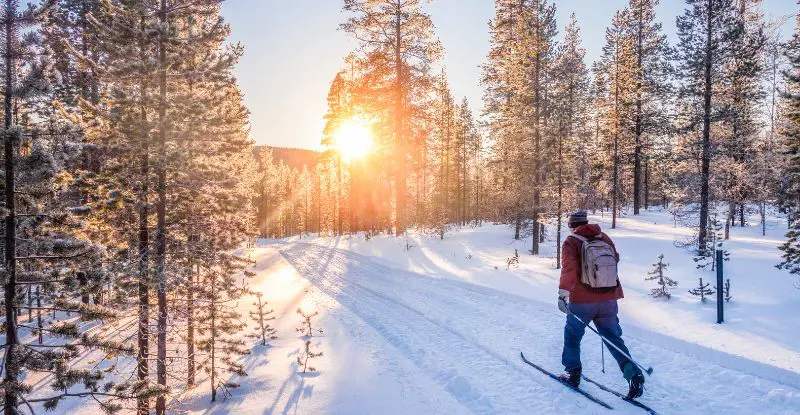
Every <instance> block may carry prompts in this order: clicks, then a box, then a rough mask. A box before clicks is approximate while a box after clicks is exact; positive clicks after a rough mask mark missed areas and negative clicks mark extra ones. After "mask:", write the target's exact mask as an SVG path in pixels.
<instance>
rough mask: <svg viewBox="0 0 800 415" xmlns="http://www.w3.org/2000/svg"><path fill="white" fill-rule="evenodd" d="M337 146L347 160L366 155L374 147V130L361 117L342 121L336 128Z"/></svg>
mask: <svg viewBox="0 0 800 415" xmlns="http://www.w3.org/2000/svg"><path fill="white" fill-rule="evenodd" d="M335 138H336V148H337V150H338V151H339V152H340V153H341V154H342V156H344V158H345V159H347V160H352V159H359V158H363V157H364V156H366V155H367V154H368V153H369V151H370V149H371V148H372V131H371V129H370V126H369V124H368V123H367V122H366V121H365V120H363V119H361V118H353V119H350V120H348V121H345V122H344V123H342V124H341V125H340V126H339V128H338V129H337V130H336V134H335Z"/></svg>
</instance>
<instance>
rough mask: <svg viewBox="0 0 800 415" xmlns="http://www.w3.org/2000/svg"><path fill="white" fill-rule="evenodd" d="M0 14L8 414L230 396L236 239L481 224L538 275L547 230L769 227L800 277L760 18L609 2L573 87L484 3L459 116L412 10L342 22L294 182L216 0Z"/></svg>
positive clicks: (81, 3) (569, 35) (697, 7)
mask: <svg viewBox="0 0 800 415" xmlns="http://www.w3.org/2000/svg"><path fill="white" fill-rule="evenodd" d="M2 3H3V5H2V11H1V12H0V14H1V15H2V25H3V28H4V30H3V32H2V36H0V48H1V49H2V54H0V56H2V68H3V71H2V74H0V78H1V79H2V85H3V86H2V88H0V91H2V95H3V101H4V107H3V110H2V111H3V112H2V114H3V118H4V127H3V134H2V137H3V146H4V150H3V156H2V163H3V169H2V172H0V175H2V177H3V180H2V183H3V184H2V187H0V190H1V192H2V195H3V199H2V200H3V202H2V203H3V206H2V209H0V212H2V213H3V215H4V217H3V222H2V232H3V236H4V238H3V243H2V253H3V256H4V262H3V266H2V274H3V279H2V281H3V297H2V307H3V311H4V315H3V317H2V318H0V321H2V327H3V331H4V333H5V335H4V344H3V345H2V352H0V354H1V355H2V371H1V373H2V383H0V402H2V405H3V408H4V413H5V414H8V415H11V414H21V413H28V412H30V413H34V409H33V408H37V409H38V408H44V410H48V411H59V408H60V405H63V404H64V403H65V402H67V401H74V400H94V401H95V402H97V405H99V407H100V408H101V409H102V410H104V411H106V412H108V413H114V412H120V411H122V412H125V411H135V412H136V413H138V414H148V413H153V412H154V413H156V414H165V413H170V412H173V410H174V406H173V405H177V404H178V401H177V398H176V397H178V396H180V394H181V393H182V392H185V391H189V390H191V389H193V388H195V387H197V385H199V384H201V383H204V384H205V385H206V386H204V387H209V388H210V389H211V400H212V401H215V400H217V399H223V398H226V397H228V396H230V395H231V394H232V393H235V392H234V390H235V388H237V387H239V386H241V385H240V384H239V383H238V382H240V381H241V382H247V378H246V377H245V375H246V371H245V368H244V366H243V365H242V363H241V362H240V361H239V360H238V359H239V358H240V357H241V356H245V355H247V354H248V353H250V349H251V347H252V346H253V344H254V341H253V340H248V339H250V338H251V337H252V336H250V337H248V336H244V335H243V333H244V331H245V329H246V328H247V327H248V322H250V324H249V325H250V326H252V323H253V322H252V321H250V320H253V321H255V322H256V323H257V324H256V325H257V329H258V330H257V331H258V332H259V333H260V334H258V335H257V336H255V337H256V338H257V339H256V340H255V341H256V342H262V344H266V343H267V341H268V340H269V339H270V336H271V334H270V333H271V331H270V330H271V329H270V327H269V325H268V324H267V323H265V321H267V320H269V317H267V315H268V314H269V312H268V311H269V310H268V307H267V306H266V305H265V303H262V300H261V294H260V293H255V292H253V291H251V289H250V288H249V287H248V284H247V278H248V276H250V275H253V272H254V271H253V269H254V267H255V266H257V265H258V264H257V263H256V261H255V260H253V259H252V258H250V257H248V255H246V253H247V250H248V249H249V248H252V247H253V246H254V244H256V239H257V238H273V239H279V238H287V237H290V236H295V237H299V238H300V239H302V238H305V237H310V236H312V235H316V236H321V235H324V236H347V235H356V234H363V235H364V236H365V237H366V238H370V237H373V236H376V235H393V236H396V237H398V238H402V237H404V236H406V235H408V232H409V230H414V231H416V232H421V233H425V234H428V235H431V236H434V237H436V238H439V239H445V238H447V237H448V235H450V234H451V233H452V232H453V231H454V230H456V229H460V228H466V227H477V226H481V225H482V224H483V223H493V224H504V225H508V232H509V235H510V236H511V237H513V238H514V239H516V240H520V239H524V238H530V246H529V247H528V250H527V252H522V254H523V255H526V254H530V255H534V256H536V255H540V253H541V247H542V246H543V245H544V244H545V243H550V244H554V245H555V247H556V248H557V252H556V260H555V264H556V266H559V265H558V264H559V263H560V261H559V257H560V246H561V242H562V241H563V239H564V237H565V236H566V234H567V233H568V230H566V229H565V227H566V224H565V218H566V215H567V214H569V212H571V211H574V210H577V209H586V210H589V211H592V212H606V213H607V214H609V215H610V217H611V218H612V222H611V223H612V225H611V227H612V228H614V227H615V226H616V220H617V218H619V217H622V216H630V215H633V216H635V215H639V214H640V213H642V212H645V211H647V210H648V209H651V208H654V207H659V208H661V209H665V210H668V211H669V212H670V213H671V214H672V215H673V217H674V218H675V219H676V220H679V221H681V222H682V223H684V224H689V225H690V226H691V227H692V228H693V229H694V234H693V235H692V237H691V238H689V239H687V240H685V241H680V243H681V244H683V245H684V246H685V247H686V248H687V249H690V250H691V252H692V255H693V256H695V257H696V258H697V259H698V261H699V262H701V263H702V262H703V261H707V260H708V258H711V257H712V255H714V253H715V251H716V250H718V249H723V248H722V247H723V244H724V241H725V240H727V239H728V238H730V237H731V232H730V230H731V228H733V227H737V226H738V227H744V226H746V225H749V224H747V223H746V219H745V218H746V217H747V216H749V215H751V214H753V213H758V215H760V217H761V226H762V227H765V226H766V219H765V217H766V215H767V214H768V210H769V209H772V208H775V209H779V210H780V211H781V212H782V213H784V214H786V215H787V216H788V224H789V229H787V233H786V238H785V241H784V244H783V245H782V246H781V247H780V249H781V250H782V252H783V262H782V263H780V264H775V265H777V266H778V267H780V268H782V269H786V270H788V271H789V272H790V273H792V274H796V273H800V28H798V29H797V30H796V31H795V35H794V36H793V37H792V38H791V39H789V40H788V41H787V40H786V39H782V38H781V36H780V30H779V29H780V27H781V26H782V25H783V24H784V23H785V22H784V21H780V20H770V19H767V18H766V17H765V15H764V13H763V11H762V9H761V4H760V3H761V2H760V0H686V2H685V6H684V7H685V11H684V12H683V13H682V14H681V15H680V16H679V17H678V19H677V21H676V22H675V25H676V28H677V29H676V30H677V38H678V39H679V41H678V42H677V43H675V44H670V43H669V42H668V41H667V36H666V34H665V28H664V27H662V24H661V23H659V21H658V19H657V16H656V12H655V11H656V7H657V5H658V3H659V0H629V2H628V5H627V6H626V7H625V8H623V9H621V10H619V11H618V12H617V13H616V14H615V16H614V18H613V20H612V21H610V22H608V23H607V25H608V26H607V29H606V35H605V46H604V47H603V49H602V53H601V55H600V58H599V60H597V61H595V62H587V59H586V50H585V49H584V47H583V46H582V38H581V30H580V27H581V25H580V22H578V21H577V19H576V18H575V17H574V15H573V18H572V19H571V21H570V22H568V24H567V25H566V26H565V27H558V25H557V22H556V18H555V11H556V7H558V6H557V3H558V2H557V1H554V0H495V1H494V4H495V16H494V17H493V18H492V20H491V21H490V22H489V27H488V30H489V32H490V42H491V43H490V45H491V48H490V51H489V53H488V55H487V56H486V58H485V61H484V64H483V66H482V73H483V76H482V80H481V88H482V89H483V91H484V102H483V103H481V105H480V108H482V110H481V111H480V113H473V111H472V110H471V108H472V107H471V105H474V104H476V103H470V102H468V101H467V99H466V98H463V99H461V98H460V97H454V96H453V94H452V92H451V90H450V87H449V85H448V72H447V68H445V67H443V65H442V64H441V59H442V56H443V54H444V53H445V51H444V48H443V46H442V44H441V42H440V41H439V40H438V38H437V35H436V29H435V27H434V25H433V22H432V20H431V18H430V16H429V15H428V14H427V13H426V11H425V4H426V2H425V1H423V0H344V1H343V7H342V11H343V16H344V18H343V20H342V22H341V24H340V26H339V30H341V31H343V32H345V33H347V34H348V35H349V36H350V37H351V38H352V39H354V40H355V42H356V43H357V47H356V48H355V49H354V50H352V51H351V53H349V54H347V55H346V56H343V57H342V67H341V70H340V71H339V72H338V73H332V74H330V78H331V82H330V89H329V93H328V96H327V106H328V112H327V114H326V115H325V118H324V121H325V127H324V130H323V131H320V137H321V139H320V146H321V148H322V149H323V150H322V151H321V152H320V153H319V154H316V153H313V152H309V153H308V154H305V156H304V157H306V158H309V157H310V158H312V159H314V158H315V159H314V160H313V164H311V165H307V166H305V167H303V168H299V167H297V166H296V165H295V166H290V165H289V164H287V163H285V162H284V161H282V160H280V159H279V158H278V157H274V154H273V151H277V150H270V149H269V147H261V148H260V149H259V150H256V149H255V142H254V138H253V137H250V131H249V117H250V114H249V111H248V109H247V108H246V107H245V105H244V104H243V91H241V90H240V87H239V85H238V83H237V79H236V77H235V76H234V68H235V66H236V65H237V62H238V61H239V59H240V58H241V57H242V55H243V54H244V53H245V45H241V44H232V43H229V37H230V33H231V27H230V25H229V24H228V23H227V22H226V21H225V20H224V19H223V18H222V14H221V0H44V1H37V2H35V4H32V5H23V4H22V2H20V1H18V0H2ZM797 16H798V20H797V22H796V24H800V14H798V15H797ZM764 232H765V231H764ZM405 249H406V250H409V249H413V247H412V246H411V244H409V243H408V242H406V243H405ZM662 256H663V255H662ZM659 261H660V260H659ZM701 283H702V281H701ZM251 296H257V302H256V305H255V308H254V309H253V311H252V312H251V313H250V316H249V317H250V319H247V318H246V317H247V316H245V315H242V313H241V312H240V311H239V310H238V309H237V308H236V304H238V303H239V302H242V303H248V304H249V303H250V301H251V300H250V298H251ZM299 312H300V310H298V313H299ZM301 314H302V313H301ZM303 317H304V318H305V319H306V320H307V321H308V331H309V333H311V317H309V316H307V315H305V314H303ZM309 337H310V335H309ZM306 352H307V353H308V355H309V356H311V357H314V353H313V352H311V351H310V350H309V343H306ZM90 353H91V356H93V358H92V360H91V362H90V363H89V364H88V365H87V364H86V356H88V355H89V354H90ZM299 361H300V357H298V362H299ZM304 371H305V370H304ZM232 376H238V377H237V379H239V380H232Z"/></svg>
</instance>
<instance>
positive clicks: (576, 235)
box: [570, 233, 589, 242]
mask: <svg viewBox="0 0 800 415" xmlns="http://www.w3.org/2000/svg"><path fill="white" fill-rule="evenodd" d="M570 237H572V238H575V239H577V240H579V241H583V242H589V239H587V238H586V237H585V236H582V235H578V234H577V233H573V234H572V235H570Z"/></svg>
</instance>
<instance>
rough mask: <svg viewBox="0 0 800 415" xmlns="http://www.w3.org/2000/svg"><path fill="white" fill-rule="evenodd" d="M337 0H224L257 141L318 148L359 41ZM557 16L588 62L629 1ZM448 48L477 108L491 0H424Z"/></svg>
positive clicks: (459, 85)
mask: <svg viewBox="0 0 800 415" xmlns="http://www.w3.org/2000/svg"><path fill="white" fill-rule="evenodd" d="M342 3H343V1H342V0H227V1H225V2H223V7H222V13H223V16H224V18H225V19H226V20H227V21H228V23H230V25H231V30H232V33H231V37H230V41H231V42H233V43H236V42H240V43H241V44H242V45H244V46H245V53H244V56H243V57H242V59H241V60H240V62H239V64H238V65H237V67H236V70H235V73H236V76H237V79H238V81H239V86H240V87H241V89H242V91H243V92H244V100H245V104H246V105H247V107H248V108H249V109H250V113H251V114H250V123H251V131H250V137H251V138H252V139H253V140H255V141H256V143H257V144H268V145H273V146H281V147H298V148H311V149H319V148H320V140H321V137H322V127H323V118H322V117H323V116H324V115H325V112H326V110H327V108H326V104H327V103H326V97H327V95H328V88H329V87H330V82H331V80H333V77H334V76H335V75H336V73H337V72H338V71H339V70H340V69H341V67H342V66H343V63H344V62H343V59H344V57H345V56H346V55H347V53H349V52H350V51H352V50H353V49H355V47H356V43H355V42H354V41H353V40H352V39H350V38H349V36H348V35H347V34H346V33H344V32H343V31H341V30H339V29H338V27H339V24H340V23H342V22H344V21H345V20H346V18H347V14H345V13H344V12H342V11H341V9H342ZM555 3H556V10H557V11H556V18H557V20H558V25H559V30H560V31H563V28H564V26H565V25H566V24H567V22H568V21H569V15H570V14H571V13H573V12H574V13H575V15H576V17H577V19H578V23H579V25H580V26H581V35H582V38H583V45H584V47H585V48H586V50H587V53H586V61H587V64H590V63H591V62H592V61H594V60H596V59H597V58H598V57H599V55H600V51H601V48H602V47H603V43H604V35H605V30H606V27H607V26H608V25H609V24H610V23H611V18H612V17H613V15H614V13H615V12H616V11H617V10H619V9H622V8H623V7H625V5H626V4H627V3H628V0H556V1H555ZM684 7H685V3H684V1H683V0H661V4H660V5H659V6H658V9H657V11H656V12H657V16H658V18H659V19H660V20H661V22H662V24H663V27H664V32H665V33H666V34H667V36H668V38H669V40H670V42H671V43H673V44H674V43H675V41H676V35H675V18H676V17H677V16H678V15H679V14H681V13H682V11H683V9H684ZM799 7H800V6H798V5H797V3H796V1H795V0H763V10H764V12H765V15H766V16H767V17H770V16H775V17H780V16H790V17H791V16H793V15H794V13H796V12H797V10H798V8H799ZM425 8H426V10H427V12H428V13H429V14H430V16H431V20H433V24H434V25H435V27H436V34H437V36H438V37H439V39H440V40H441V42H442V45H443V46H444V49H445V51H446V53H445V56H444V59H443V62H442V64H443V65H444V66H445V67H446V69H447V75H448V80H449V82H450V88H451V90H452V92H453V95H454V96H455V97H457V99H458V100H459V101H460V99H461V97H467V99H468V100H469V102H470V106H471V107H472V110H473V112H474V113H475V114H480V112H481V108H482V96H483V95H482V91H481V87H480V84H479V81H480V76H481V69H480V65H481V64H482V63H483V61H484V59H485V57H486V54H487V52H488V50H489V30H488V22H489V20H490V19H491V18H492V17H493V15H494V1H493V0H433V1H432V2H430V3H429V4H427V5H426V6H425ZM793 30H794V19H793V18H789V19H787V22H786V23H785V24H784V26H783V28H782V33H783V36H784V37H785V38H788V37H789V36H790V35H791V33H792V31H793Z"/></svg>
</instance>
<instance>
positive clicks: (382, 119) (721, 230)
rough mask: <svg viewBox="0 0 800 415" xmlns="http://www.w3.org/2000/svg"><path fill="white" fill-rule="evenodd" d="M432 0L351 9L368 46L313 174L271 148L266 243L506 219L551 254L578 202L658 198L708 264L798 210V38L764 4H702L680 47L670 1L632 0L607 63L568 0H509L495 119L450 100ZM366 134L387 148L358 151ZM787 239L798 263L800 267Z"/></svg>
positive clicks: (261, 227) (347, 76) (493, 92)
mask: <svg viewBox="0 0 800 415" xmlns="http://www.w3.org/2000/svg"><path fill="white" fill-rule="evenodd" d="M423 4H424V2H422V1H404V2H393V1H386V2H369V1H346V2H345V5H344V11H345V12H348V13H350V15H351V17H350V18H348V20H346V21H345V22H343V23H342V24H341V26H340V29H341V30H344V31H346V32H347V33H349V34H351V35H352V36H353V38H355V39H357V41H358V48H357V49H356V50H353V51H352V53H350V54H349V55H347V56H346V57H344V65H343V66H342V69H341V71H340V72H338V73H336V74H334V75H333V80H332V81H331V84H330V92H329V95H328V113H327V114H326V116H325V120H326V124H325V130H324V132H323V139H322V141H321V144H322V145H323V148H324V149H325V151H324V152H323V154H322V155H321V157H319V160H318V162H317V163H316V165H315V166H313V165H312V166H310V167H308V166H307V168H305V169H292V168H289V166H287V165H285V164H283V163H279V162H274V161H273V160H271V159H270V156H269V154H266V153H265V154H263V155H262V156H261V157H260V159H259V160H258V173H257V174H258V178H257V179H256V182H257V183H258V184H257V186H258V188H259V196H260V197H261V199H260V202H259V206H260V207H261V208H262V210H260V211H259V213H258V215H257V222H258V232H259V234H260V235H262V236H269V237H285V236H288V235H305V234H311V233H314V234H328V235H343V234H348V233H354V232H362V231H363V232H368V233H381V232H385V233H393V234H395V235H398V236H399V235H403V234H404V232H405V230H406V229H408V228H409V227H413V228H416V229H419V230H422V231H425V232H431V233H434V234H438V235H439V236H440V237H441V238H444V237H445V235H446V234H447V233H448V230H450V229H453V228H454V227H456V228H457V227H463V226H478V225H480V224H481V223H482V222H483V221H491V222H493V223H507V224H511V225H512V229H513V230H512V232H513V235H514V238H515V239H520V238H524V237H527V236H530V235H539V237H538V238H531V246H530V249H529V253H530V254H533V255H537V254H538V253H539V247H540V245H541V244H543V243H544V242H545V238H546V235H547V234H548V232H547V231H546V229H547V227H551V228H554V229H555V230H554V232H553V233H554V235H555V245H556V246H557V247H559V246H560V241H561V240H562V239H563V235H562V234H563V233H565V230H564V226H565V225H564V223H563V219H564V216H565V214H566V213H568V212H570V211H573V210H576V209H589V210H592V211H598V210H606V211H608V212H609V213H610V215H611V217H612V218H617V217H619V216H620V215H622V214H625V215H629V214H630V215H638V214H639V213H640V212H641V211H642V210H647V209H648V208H650V207H654V206H660V207H662V208H664V209H669V210H670V211H671V212H672V213H673V214H674V215H675V216H676V217H678V218H680V220H681V221H682V222H685V223H692V224H693V226H694V227H695V228H696V235H695V236H694V237H693V238H691V240H686V241H682V243H684V244H685V245H687V246H693V247H694V250H695V251H696V254H697V255H698V257H701V258H705V257H709V256H711V255H713V252H714V251H715V250H716V249H717V248H718V246H717V245H718V241H722V240H725V239H727V238H728V237H729V233H730V232H729V230H730V228H731V227H734V226H745V216H746V215H747V211H748V209H750V210H752V209H757V210H758V212H759V213H760V215H761V217H762V224H763V223H764V219H763V218H764V215H765V214H766V213H765V212H766V210H767V207H769V206H774V207H778V208H780V209H781V211H783V212H786V213H788V214H789V215H790V216H791V215H792V212H795V211H796V209H794V207H795V204H796V200H795V199H796V197H795V196H794V194H795V192H796V190H795V187H796V184H795V183H794V181H795V180H794V177H793V175H792V174H791V172H792V171H793V170H792V168H793V167H792V166H793V161H792V160H793V157H794V155H795V154H796V148H795V147H794V146H795V144H794V141H793V140H794V138H793V137H794V134H795V133H796V128H797V125H796V124H795V123H796V122H797V119H796V118H795V117H796V116H797V115H796V114H795V113H794V111H795V106H794V105H796V99H797V95H796V94H797V92H798V91H796V90H795V89H794V88H796V85H797V82H798V79H797V75H798V74H797V63H798V62H797V59H798V57H799V56H798V53H799V51H798V43H797V40H796V39H791V40H789V41H788V42H787V41H785V40H784V39H782V38H781V35H780V28H781V26H782V25H784V24H785V23H786V21H785V20H786V19H779V18H772V19H770V20H768V19H767V18H766V17H765V16H764V13H763V11H762V9H761V2H760V1H759V0H729V1H716V0H713V1H705V0H704V1H700V0H698V1H687V2H686V5H685V12H684V13H683V14H682V15H680V16H679V17H678V19H677V21H676V23H675V24H676V31H677V37H678V39H679V41H678V42H677V43H676V44H669V43H668V41H667V35H666V33H665V29H664V28H663V27H662V23H660V22H659V20H658V19H657V16H656V13H655V11H656V8H657V6H658V4H659V2H658V1H652V0H642V1H638V0H631V1H630V2H629V4H628V5H627V7H625V8H624V9H622V10H619V11H618V12H617V13H616V14H615V15H614V18H613V20H612V21H611V22H609V23H608V27H607V29H606V35H605V45H604V46H603V49H602V53H601V54H600V58H599V59H598V60H597V61H595V62H587V61H586V50H585V49H584V48H583V46H582V40H581V31H580V22H578V21H577V19H576V18H575V16H574V14H573V16H572V20H571V21H570V22H569V23H568V24H567V25H566V27H563V28H559V27H557V23H556V18H555V14H556V13H555V12H556V7H557V2H553V1H538V0H531V1H522V2H518V1H511V0H509V1H503V0H497V1H495V17H494V19H493V20H492V21H491V22H490V27H489V30H490V41H491V49H490V51H489V53H488V56H486V59H485V62H484V64H483V68H482V69H483V77H482V87H483V89H484V102H483V106H482V108H483V110H482V112H481V113H480V114H473V113H472V111H471V110H470V103H468V102H467V99H466V98H463V99H458V98H457V97H453V95H452V93H451V92H450V89H449V87H448V79H447V70H446V68H441V64H440V60H441V56H442V54H443V53H444V50H443V48H442V45H441V44H440V42H439V41H438V39H437V37H436V33H435V30H434V26H433V23H432V21H431V19H430V16H429V15H427V14H426V13H425V11H424V8H423ZM437 68H440V69H437ZM353 131H355V132H356V133H355V134H354V133H353ZM359 131H361V133H360V134H362V135H369V136H370V137H372V140H371V141H370V145H371V146H372V147H371V148H370V150H369V151H368V152H366V153H364V154H348V149H349V148H351V147H353V139H352V137H354V136H358V132H359ZM343 132H344V133H343ZM355 141H356V143H358V142H359V140H355ZM361 141H363V140H361ZM356 147H363V146H360V145H358V144H356ZM791 217H792V218H793V216H791ZM791 223H794V221H793V220H792V221H791ZM615 225H616V223H615V222H612V227H614V226H615ZM789 237H790V238H791V239H790V241H789V242H788V243H787V244H786V245H785V246H784V247H783V249H784V250H785V251H786V253H787V257H786V262H785V263H784V264H783V266H784V267H787V268H788V269H792V270H797V269H796V266H795V249H796V247H795V245H796V240H795V239H794V238H795V235H794V233H793V232H790V234H789ZM556 262H558V260H557V261H556Z"/></svg>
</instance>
